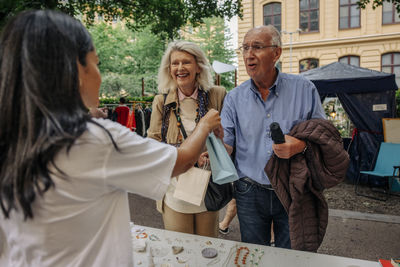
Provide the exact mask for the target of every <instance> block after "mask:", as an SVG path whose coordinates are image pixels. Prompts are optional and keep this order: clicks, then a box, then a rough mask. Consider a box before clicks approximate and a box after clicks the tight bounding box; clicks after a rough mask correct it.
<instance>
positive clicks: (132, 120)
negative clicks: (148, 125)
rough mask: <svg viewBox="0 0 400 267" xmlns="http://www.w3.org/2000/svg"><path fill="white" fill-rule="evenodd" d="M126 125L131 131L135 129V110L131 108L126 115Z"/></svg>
mask: <svg viewBox="0 0 400 267" xmlns="http://www.w3.org/2000/svg"><path fill="white" fill-rule="evenodd" d="M126 127H128V128H129V129H130V130H131V131H133V132H134V131H135V130H136V120H135V110H134V109H133V110H132V111H131V112H130V113H129V116H128V122H127V125H126Z"/></svg>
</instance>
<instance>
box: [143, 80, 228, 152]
mask: <svg viewBox="0 0 400 267" xmlns="http://www.w3.org/2000/svg"><path fill="white" fill-rule="evenodd" d="M208 94H209V98H208V99H209V100H208V102H209V103H208V107H207V108H208V109H211V108H213V109H216V110H218V111H219V112H221V110H222V104H223V102H224V98H225V95H226V90H225V88H224V87H222V86H214V87H211V88H210V90H209V91H208ZM172 102H175V103H176V102H178V92H177V89H173V90H170V91H169V93H168V95H167V98H166V99H165V105H168V104H170V103H172ZM163 107H164V95H157V96H155V97H154V100H153V111H152V112H151V119H150V127H149V129H148V130H147V136H148V137H150V138H153V139H156V140H158V141H161V124H162V113H163ZM178 136H179V128H178V126H177V124H176V117H175V115H174V113H173V112H172V110H171V111H170V116H169V126H168V132H167V137H166V140H167V143H168V144H177V143H178Z"/></svg>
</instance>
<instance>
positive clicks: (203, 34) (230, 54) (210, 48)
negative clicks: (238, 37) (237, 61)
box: [185, 17, 235, 90]
mask: <svg viewBox="0 0 400 267" xmlns="http://www.w3.org/2000/svg"><path fill="white" fill-rule="evenodd" d="M185 35H186V36H187V37H186V39H187V40H190V41H192V42H195V43H197V44H198V45H199V46H200V47H201V48H202V50H203V51H204V53H205V54H206V56H207V58H208V60H209V62H210V64H212V63H213V62H214V60H217V61H220V62H223V63H226V64H232V63H233V59H234V57H235V51H234V50H233V48H231V47H230V46H229V41H231V39H232V34H231V33H230V31H229V28H228V27H226V25H225V23H224V19H223V18H218V17H213V18H206V19H204V23H203V24H201V25H199V26H198V27H196V28H194V29H192V27H190V26H189V27H186V34H185ZM234 78H235V73H234V72H227V73H223V74H221V85H222V86H224V87H225V88H226V89H227V90H231V89H232V88H233V87H234V85H235V82H234Z"/></svg>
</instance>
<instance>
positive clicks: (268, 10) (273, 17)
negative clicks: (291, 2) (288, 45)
mask: <svg viewBox="0 0 400 267" xmlns="http://www.w3.org/2000/svg"><path fill="white" fill-rule="evenodd" d="M268 24H271V25H274V26H275V27H276V28H277V29H278V31H281V4H280V3H271V4H266V5H264V25H268Z"/></svg>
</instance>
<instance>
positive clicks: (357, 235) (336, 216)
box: [129, 195, 400, 261]
mask: <svg viewBox="0 0 400 267" xmlns="http://www.w3.org/2000/svg"><path fill="white" fill-rule="evenodd" d="M129 204H130V209H131V219H132V221H133V222H134V223H136V224H140V225H147V226H150V227H155V228H163V223H162V217H161V215H160V214H159V213H158V212H157V211H156V209H155V202H154V201H153V200H149V199H146V198H143V197H140V196H137V195H130V196H129ZM329 213H330V217H329V224H328V228H327V232H326V235H325V239H324V241H323V243H322V245H321V247H320V249H319V250H318V253H323V254H329V255H336V256H343V257H350V258H358V259H364V260H372V261H377V259H378V258H388V259H390V258H392V257H397V258H399V257H400V216H390V215H379V214H366V213H360V212H352V211H344V210H330V212H329ZM224 214H225V210H224V209H223V210H221V211H220V218H222V217H223V216H224ZM230 229H231V231H230V233H229V234H228V235H221V234H220V236H219V238H224V239H229V240H236V241H240V231H239V222H238V220H237V217H236V218H235V219H234V220H233V221H232V223H231V226H230Z"/></svg>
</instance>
